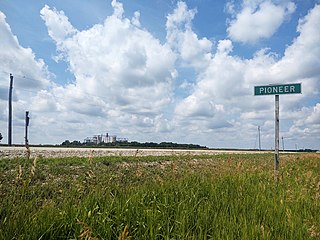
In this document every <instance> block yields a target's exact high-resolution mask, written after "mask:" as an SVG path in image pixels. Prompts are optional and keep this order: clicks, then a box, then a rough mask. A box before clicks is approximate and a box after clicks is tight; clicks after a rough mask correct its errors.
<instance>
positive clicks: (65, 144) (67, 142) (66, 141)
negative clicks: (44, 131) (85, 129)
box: [61, 140, 70, 146]
mask: <svg viewBox="0 0 320 240" xmlns="http://www.w3.org/2000/svg"><path fill="white" fill-rule="evenodd" d="M61 145H62V146H70V141H69V140H65V141H64V142H63V143H61Z"/></svg>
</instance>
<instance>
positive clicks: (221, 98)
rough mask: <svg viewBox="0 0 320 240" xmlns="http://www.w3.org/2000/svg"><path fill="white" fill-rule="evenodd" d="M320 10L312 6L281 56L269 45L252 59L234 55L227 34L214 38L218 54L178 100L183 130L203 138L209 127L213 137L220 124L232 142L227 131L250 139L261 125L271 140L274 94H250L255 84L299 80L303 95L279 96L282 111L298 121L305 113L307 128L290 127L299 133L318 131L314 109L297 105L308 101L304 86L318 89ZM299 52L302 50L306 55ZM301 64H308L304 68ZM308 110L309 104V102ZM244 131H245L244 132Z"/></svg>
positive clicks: (177, 120) (238, 136) (178, 118)
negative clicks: (221, 38) (225, 36)
mask: <svg viewBox="0 0 320 240" xmlns="http://www.w3.org/2000/svg"><path fill="white" fill-rule="evenodd" d="M261 4H263V3H259V4H258V6H260V8H261ZM268 4H271V2H269V3H268ZM262 7H263V6H262ZM319 13H320V11H319V6H315V8H314V9H313V10H311V11H310V13H309V14H308V15H307V16H306V17H304V18H303V19H302V20H300V23H299V26H298V28H297V29H298V32H299V36H298V37H297V38H296V39H295V40H294V41H293V43H292V44H291V45H289V46H288V47H287V49H286V51H285V54H284V56H283V57H282V58H280V59H279V57H278V55H277V54H275V53H273V52H271V51H270V49H261V50H259V51H258V52H256V54H255V55H254V56H253V57H252V58H251V59H243V58H239V57H237V56H232V55H231V54H232V49H233V44H232V41H231V40H228V39H225V40H220V41H218V44H217V46H216V53H215V54H212V56H211V58H210V59H209V63H208V64H207V65H206V67H205V68H204V69H203V70H202V71H199V72H198V74H197V80H196V84H195V85H194V87H193V92H191V93H190V95H188V96H187V97H186V98H184V99H182V100H181V101H179V103H178V104H177V105H176V108H175V113H176V117H175V120H176V122H177V124H178V125H179V126H180V127H182V128H184V129H186V130H185V131H195V132H197V131H198V132H197V134H201V135H202V136H203V137H204V136H206V134H207V133H208V132H209V133H210V136H211V137H213V138H217V139H218V138H219V136H218V134H220V133H221V130H218V129H221V128H222V129H223V132H224V134H227V135H228V132H229V134H230V135H229V136H228V139H229V140H230V141H231V142H232V141H236V138H235V139H232V137H231V136H237V138H238V139H241V138H246V139H248V137H249V136H250V133H251V134H252V137H253V136H254V133H255V132H256V131H257V125H260V126H262V128H263V129H264V130H265V132H264V134H265V136H264V137H266V138H267V139H268V138H269V140H272V137H273V136H272V135H273V126H272V123H273V121H272V119H273V112H274V109H273V108H274V99H273V98H270V97H267V98H266V97H260V98H257V97H254V96H253V93H252V91H253V86H255V85H259V84H270V83H279V82H280V83H287V82H297V81H298V82H302V85H303V89H305V92H306V95H304V94H302V95H297V96H294V97H292V96H288V97H286V98H281V114H282V115H281V116H282V117H287V116H289V115H290V117H289V118H288V119H291V120H293V121H294V122H295V123H299V121H302V120H301V119H300V118H301V117H302V118H305V117H306V116H308V115H309V117H307V119H309V120H308V121H309V122H308V123H309V125H308V127H307V128H303V127H301V126H300V127H299V126H298V125H297V124H294V125H293V126H292V129H295V130H297V129H300V134H303V132H309V133H310V132H311V129H312V131H314V132H317V133H320V132H319V128H317V127H316V126H315V125H314V126H313V127H311V126H310V123H311V119H312V120H313V119H315V117H314V116H317V111H316V110H314V112H313V113H310V111H311V110H310V111H309V113H308V115H306V114H305V113H303V112H304V111H305V110H303V109H302V108H301V107H302V105H301V104H299V103H300V102H301V101H302V102H305V103H306V102H307V101H308V99H310V96H308V94H309V92H310V91H309V90H307V89H313V91H314V93H313V96H315V95H314V94H315V92H317V91H319V86H318V85H315V84H319V80H318V79H319V77H320V73H319V71H318V68H317V67H316V66H318V65H319V62H318V58H317V57H316V56H320V54H319V52H318V49H319V43H320V39H319V36H320V32H319V31H320V30H319V28H317V27H316V26H315V24H316V22H319V21H320V19H319V18H318V14H319ZM302 53H304V54H305V56H304V57H302ZM300 54H301V55H300ZM292 66H295V67H292ZM303 66H306V67H307V69H303ZM310 74H312V75H310ZM311 77H313V79H311ZM219 106H221V107H219ZM308 109H309V108H308ZM310 109H313V108H312V107H310ZM315 109H317V108H315ZM270 118H271V120H270ZM306 121H307V120H306ZM306 121H303V123H304V124H305V125H304V126H307V122H306ZM187 126H188V127H187ZM239 128H241V129H242V131H240V130H239ZM210 129H211V131H210ZM292 129H291V130H290V131H291V132H292V131H293V130H292ZM317 129H318V130H317ZM244 132H246V136H245V135H243V133H244ZM287 134H288V135H289V133H287ZM309 136H310V134H309ZM312 136H313V137H314V136H315V135H314V134H313V135H312ZM217 144H218V143H217ZM246 144H248V143H247V142H246Z"/></svg>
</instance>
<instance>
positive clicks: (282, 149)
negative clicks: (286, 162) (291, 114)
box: [281, 136, 284, 152]
mask: <svg viewBox="0 0 320 240" xmlns="http://www.w3.org/2000/svg"><path fill="white" fill-rule="evenodd" d="M281 139H282V150H283V152H284V139H283V136H282V137H281Z"/></svg>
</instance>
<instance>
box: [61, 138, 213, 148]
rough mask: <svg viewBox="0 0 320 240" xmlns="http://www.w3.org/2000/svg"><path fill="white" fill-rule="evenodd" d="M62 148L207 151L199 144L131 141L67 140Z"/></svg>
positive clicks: (62, 144)
mask: <svg viewBox="0 0 320 240" xmlns="http://www.w3.org/2000/svg"><path fill="white" fill-rule="evenodd" d="M60 146H62V147H128V148H130V147H132V148H169V149H207V147H206V146H201V145H198V144H184V143H183V144H181V143H173V142H161V143H154V142H144V143H140V142H136V141H133V142H129V141H116V142H110V143H105V142H101V143H99V144H96V143H92V142H90V143H88V142H80V141H76V140H74V141H69V140H65V141H64V142H62V143H61V144H60Z"/></svg>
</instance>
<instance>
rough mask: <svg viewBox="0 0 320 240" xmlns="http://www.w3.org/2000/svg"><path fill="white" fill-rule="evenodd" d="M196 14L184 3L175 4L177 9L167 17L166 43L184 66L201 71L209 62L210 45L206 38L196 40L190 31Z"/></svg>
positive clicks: (196, 37)
mask: <svg viewBox="0 0 320 240" xmlns="http://www.w3.org/2000/svg"><path fill="white" fill-rule="evenodd" d="M196 12H197V11H196V10H195V9H193V10H190V9H188V7H187V4H186V3H185V2H178V3H177V8H176V9H175V10H174V12H173V13H172V14H169V15H168V17H167V23H166V28H167V42H168V44H169V45H170V46H171V47H172V49H173V50H175V51H176V52H177V53H178V55H179V56H180V58H181V59H182V61H183V63H184V64H186V65H187V66H191V67H194V68H197V69H199V68H200V69H202V68H204V67H206V65H207V64H208V63H209V61H210V58H211V48H212V43H211V41H209V40H208V39H207V38H202V39H198V36H197V35H196V34H195V33H194V32H193V31H192V20H193V18H194V16H195V14H196Z"/></svg>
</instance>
